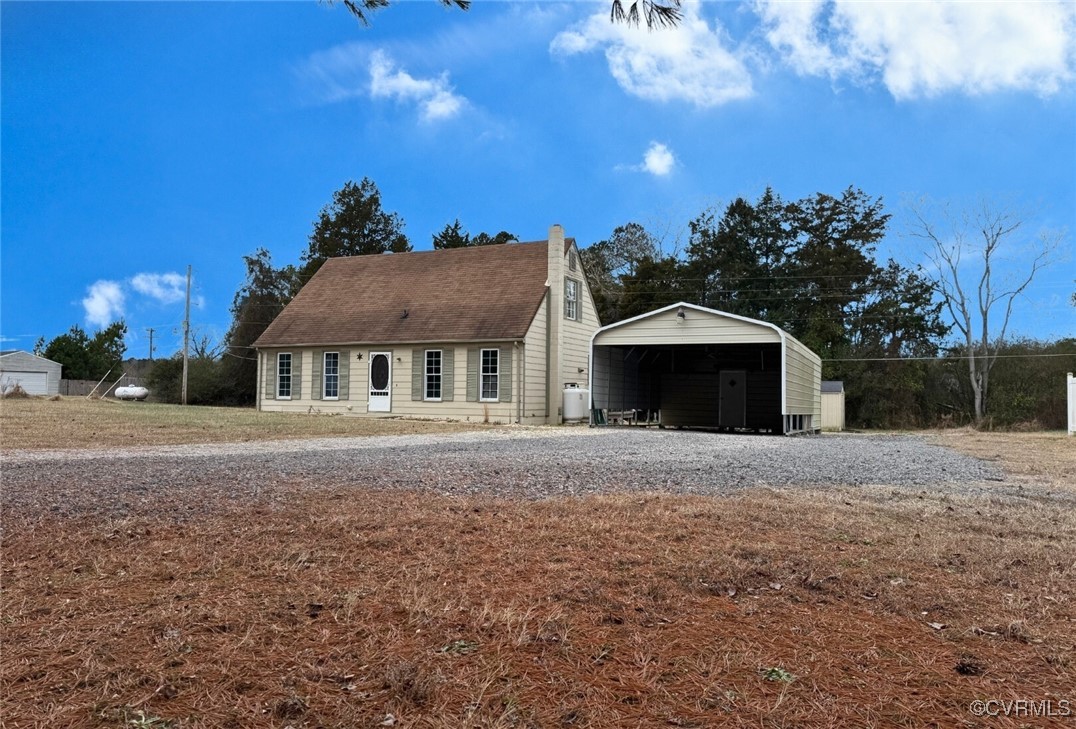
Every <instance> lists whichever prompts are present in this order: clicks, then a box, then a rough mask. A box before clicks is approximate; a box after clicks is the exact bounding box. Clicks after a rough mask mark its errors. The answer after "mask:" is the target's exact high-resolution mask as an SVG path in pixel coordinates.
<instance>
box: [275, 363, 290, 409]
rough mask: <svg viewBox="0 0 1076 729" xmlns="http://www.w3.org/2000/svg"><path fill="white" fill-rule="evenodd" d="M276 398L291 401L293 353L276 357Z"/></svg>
mask: <svg viewBox="0 0 1076 729" xmlns="http://www.w3.org/2000/svg"><path fill="white" fill-rule="evenodd" d="M276 396H277V398H278V399H280V400H290V399H291V352H280V353H279V354H277V356H276Z"/></svg>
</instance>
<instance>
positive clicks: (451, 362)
mask: <svg viewBox="0 0 1076 729" xmlns="http://www.w3.org/2000/svg"><path fill="white" fill-rule="evenodd" d="M455 376H456V350H454V349H445V350H443V351H442V352H441V399H442V400H445V401H449V400H452V399H453V397H455V394H456V388H455V387H454V385H455V382H454V378H455Z"/></svg>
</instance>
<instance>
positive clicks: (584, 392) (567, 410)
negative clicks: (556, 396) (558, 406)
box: [564, 385, 590, 423]
mask: <svg viewBox="0 0 1076 729" xmlns="http://www.w3.org/2000/svg"><path fill="white" fill-rule="evenodd" d="M589 403H590V390H588V389H586V388H585V387H579V386H578V385H568V386H566V387H565V388H564V422H566V423H577V422H579V421H581V420H586V419H587V405H588V404H589Z"/></svg>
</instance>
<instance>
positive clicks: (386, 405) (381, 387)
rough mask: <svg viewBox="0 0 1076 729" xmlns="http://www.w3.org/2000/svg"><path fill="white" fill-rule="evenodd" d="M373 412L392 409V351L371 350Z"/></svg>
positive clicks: (371, 399) (383, 411) (370, 406)
mask: <svg viewBox="0 0 1076 729" xmlns="http://www.w3.org/2000/svg"><path fill="white" fill-rule="evenodd" d="M368 409H369V411H370V412H371V413H388V412H391V411H392V352H370V405H369V408H368Z"/></svg>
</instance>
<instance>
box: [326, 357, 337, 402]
mask: <svg viewBox="0 0 1076 729" xmlns="http://www.w3.org/2000/svg"><path fill="white" fill-rule="evenodd" d="M322 387H323V388H324V389H323V392H322V397H324V398H325V399H326V400H337V399H339V397H340V353H339V352H326V353H325V364H324V366H323V368H322Z"/></svg>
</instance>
